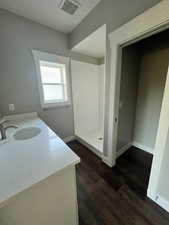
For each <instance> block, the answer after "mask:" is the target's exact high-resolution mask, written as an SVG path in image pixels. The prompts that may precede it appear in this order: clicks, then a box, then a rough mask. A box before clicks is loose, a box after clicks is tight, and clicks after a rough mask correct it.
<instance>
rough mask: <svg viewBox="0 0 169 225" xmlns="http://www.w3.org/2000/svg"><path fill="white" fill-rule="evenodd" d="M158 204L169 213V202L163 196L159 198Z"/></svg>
mask: <svg viewBox="0 0 169 225" xmlns="http://www.w3.org/2000/svg"><path fill="white" fill-rule="evenodd" d="M156 203H157V204H158V205H159V206H161V207H162V208H163V209H165V210H166V211H167V212H169V201H168V200H167V199H165V198H164V197H162V196H161V195H158V196H157V200H156Z"/></svg>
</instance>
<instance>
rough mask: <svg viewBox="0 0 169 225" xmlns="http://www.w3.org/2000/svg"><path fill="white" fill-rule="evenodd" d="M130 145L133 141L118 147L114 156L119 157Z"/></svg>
mask: <svg viewBox="0 0 169 225" xmlns="http://www.w3.org/2000/svg"><path fill="white" fill-rule="evenodd" d="M132 145H133V143H132V142H131V143H128V144H126V145H124V146H123V147H122V148H120V149H119V150H118V151H117V155H116V158H118V157H120V156H121V155H122V154H123V153H125V152H126V151H127V150H128V149H129V148H131V146H132Z"/></svg>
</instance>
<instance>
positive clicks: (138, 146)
mask: <svg viewBox="0 0 169 225" xmlns="http://www.w3.org/2000/svg"><path fill="white" fill-rule="evenodd" d="M132 145H133V146H134V147H136V148H139V149H141V150H143V151H145V152H148V153H150V154H153V148H150V147H147V146H145V145H142V144H140V143H139V142H136V141H133V143H132Z"/></svg>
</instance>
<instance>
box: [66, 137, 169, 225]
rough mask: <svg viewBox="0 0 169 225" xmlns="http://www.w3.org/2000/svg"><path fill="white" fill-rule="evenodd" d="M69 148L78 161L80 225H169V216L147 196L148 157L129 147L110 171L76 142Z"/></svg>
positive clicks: (70, 144)
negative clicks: (79, 161)
mask: <svg viewBox="0 0 169 225" xmlns="http://www.w3.org/2000/svg"><path fill="white" fill-rule="evenodd" d="M68 145H69V147H70V148H71V149H72V150H73V151H74V152H75V153H76V154H77V155H79V156H80V158H81V163H80V164H79V165H78V166H77V186H78V205H79V225H169V214H168V213H167V212H166V211H164V210H163V209H161V208H160V207H159V206H158V205H156V204H155V203H154V202H152V201H151V200H150V199H148V198H147V197H146V190H147V185H148V180H149V173H150V167H151V162H152V156H151V155H150V154H148V153H145V152H143V151H140V150H138V149H134V148H132V149H130V150H129V151H127V152H126V153H125V154H123V155H122V156H121V157H120V158H119V159H118V160H117V165H116V167H114V168H109V167H108V166H106V165H105V164H104V163H102V161H101V160H100V159H99V158H98V157H97V156H96V155H95V154H93V153H92V152H91V151H90V150H88V149H87V148H86V147H85V146H83V145H82V144H80V143H79V142H77V141H72V142H70V143H69V144H68Z"/></svg>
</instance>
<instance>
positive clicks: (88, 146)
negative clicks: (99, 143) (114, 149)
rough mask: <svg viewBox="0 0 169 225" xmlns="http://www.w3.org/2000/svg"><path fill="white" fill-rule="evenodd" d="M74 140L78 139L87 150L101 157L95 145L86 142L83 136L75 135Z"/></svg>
mask: <svg viewBox="0 0 169 225" xmlns="http://www.w3.org/2000/svg"><path fill="white" fill-rule="evenodd" d="M76 140H78V141H79V142H80V143H81V144H82V145H84V146H86V147H87V148H88V149H89V150H91V151H92V152H93V153H94V154H96V155H97V156H98V157H99V158H102V153H101V152H100V151H98V150H97V149H96V148H95V147H93V146H92V145H90V144H89V143H87V142H86V141H85V140H83V138H81V137H79V136H77V135H76Z"/></svg>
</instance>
